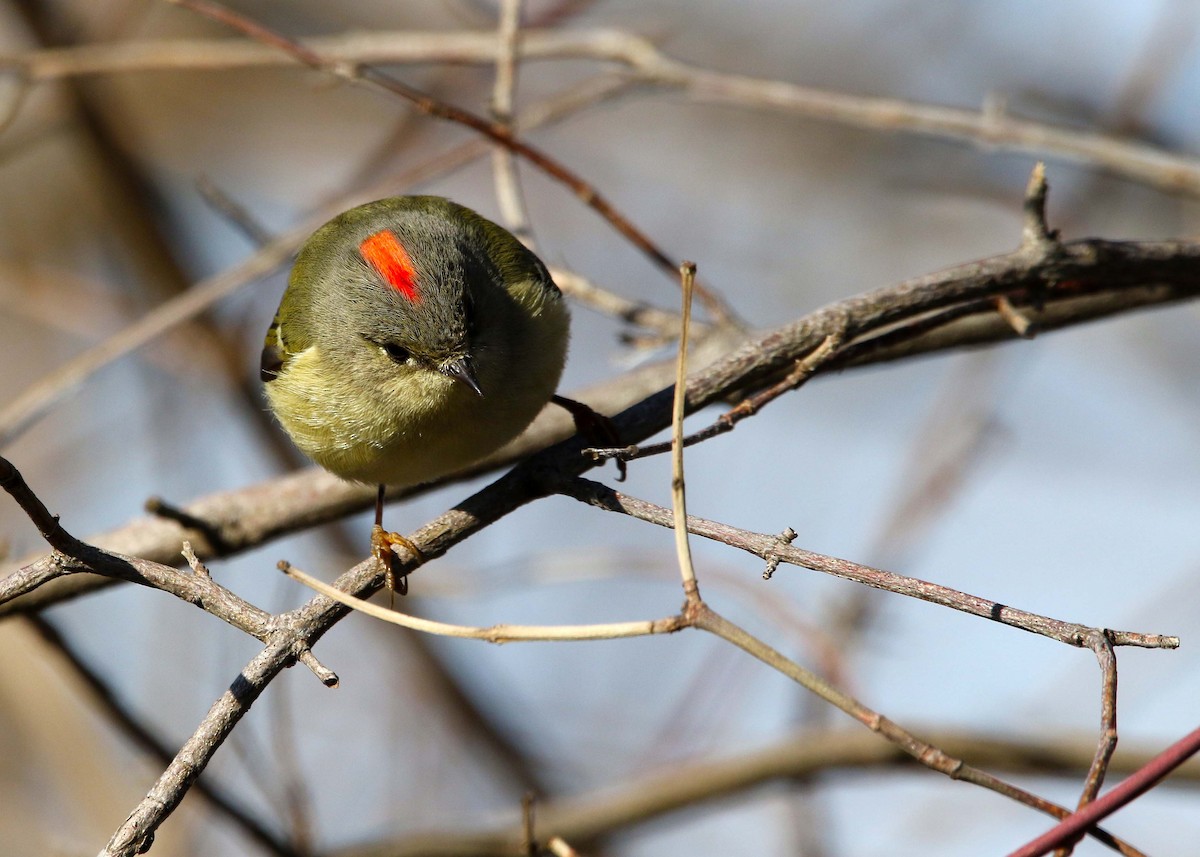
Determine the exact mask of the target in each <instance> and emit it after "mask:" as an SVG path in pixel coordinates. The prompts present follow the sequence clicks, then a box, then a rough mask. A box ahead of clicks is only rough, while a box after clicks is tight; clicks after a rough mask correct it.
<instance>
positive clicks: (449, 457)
mask: <svg viewBox="0 0 1200 857" xmlns="http://www.w3.org/2000/svg"><path fill="white" fill-rule="evenodd" d="M569 337H570V318H569V313H568V310H567V306H566V302H565V300H564V298H563V295H562V293H561V291H560V290H559V289H558V287H557V286H556V285H555V283H554V280H553V279H552V278H551V276H550V273H549V272H548V271H547V270H546V266H545V265H544V264H542V262H541V260H540V259H538V257H537V256H536V255H535V254H534V253H533V252H532V251H530V250H529V249H527V248H526V247H525V245H523V244H522V243H521V242H520V241H518V240H517V238H515V237H514V236H513V235H512V234H511V233H510V232H508V231H507V230H506V229H504V228H503V227H501V226H499V225H497V224H495V223H493V222H491V221H490V220H487V219H486V218H484V217H482V216H481V215H479V214H477V213H476V212H474V211H472V210H471V209H469V208H466V207H464V206H462V205H459V204H457V203H454V202H451V201H450V200H448V199H444V198H442V197H437V196H396V197H390V198H387V199H380V200H376V201H374V202H368V203H366V204H364V205H359V206H357V207H355V208H351V209H350V210H348V211H345V212H343V213H342V214H339V215H338V216H336V217H334V218H333V219H332V220H330V221H329V222H328V223H326V224H325V225H324V226H321V227H320V228H319V229H317V230H316V231H315V232H314V233H313V234H312V235H311V236H310V237H309V238H308V239H307V240H306V241H305V243H304V245H303V246H302V247H301V249H300V251H299V253H298V255H297V257H296V261H295V264H294V265H293V267H292V270H291V274H290V276H289V278H288V284H287V288H286V289H285V291H284V293H283V297H282V299H281V300H280V303H279V309H278V311H277V312H276V313H275V317H274V320H273V321H272V323H271V325H270V328H269V330H268V331H267V335H266V341H265V343H264V346H263V351H262V363H261V377H262V381H263V387H264V390H265V394H266V399H267V403H268V404H269V406H270V409H271V411H272V412H273V413H274V416H275V418H276V420H277V421H278V422H279V424H280V425H281V426H282V428H283V430H284V431H285V432H286V433H287V434H288V435H289V436H290V437H291V439H292V441H293V442H294V443H295V445H296V446H297V447H299V449H300V450H301V451H302V452H303V453H304V454H305V455H307V456H308V457H309V458H311V459H312V460H313V461H315V462H316V463H317V464H319V465H320V466H322V467H324V468H325V469H326V470H328V471H330V472H331V473H334V474H336V475H337V476H340V477H342V478H344V479H348V480H351V481H354V482H360V483H366V484H372V485H376V486H377V493H376V505H375V526H374V528H373V530H372V548H373V551H374V554H375V556H377V557H378V558H380V559H381V560H385V561H386V568H387V574H386V579H387V584H388V586H389V588H390V589H392V590H393V591H398V592H400V593H401V594H403V593H404V592H405V591H407V584H406V582H405V578H404V577H400V578H399V579H398V580H397V578H396V577H395V576H394V574H393V572H392V562H393V560H394V556H395V555H394V551H393V546H394V545H397V544H399V545H403V546H404V547H406V548H408V549H410V550H411V551H412V553H413V555H414V557H415V558H416V559H417V561H418V562H420V561H423V559H424V558H423V556H422V555H421V553H420V551H419V550H418V549H417V548H416V546H415V545H413V544H412V543H411V542H410V541H409V540H408V539H406V538H404V537H403V536H400V535H399V534H397V533H391V532H387V531H385V530H384V529H383V498H384V489H385V486H389V485H390V486H411V485H417V484H421V483H424V482H429V481H431V480H434V479H437V478H439V477H442V476H445V475H448V474H451V473H454V472H456V471H459V470H462V469H464V468H466V467H468V466H469V465H471V464H473V463H474V462H476V461H478V460H480V459H482V458H484V457H486V456H487V455H489V454H490V453H492V452H494V451H495V450H497V449H499V448H500V447H501V446H503V445H504V444H505V443H507V442H508V441H510V440H512V439H513V438H514V437H516V436H517V435H518V434H520V433H521V431H523V430H524V429H525V428H526V426H528V425H529V423H530V422H531V421H532V420H533V418H534V417H535V416H536V415H537V414H538V412H539V411H540V410H541V409H542V408H543V406H545V405H546V404H547V403H548V402H550V401H552V400H554V399H557V398H558V397H556V395H555V391H556V389H557V387H558V383H559V380H560V379H561V376H562V372H563V367H564V364H565V362H566V356H567V346H568V340H569Z"/></svg>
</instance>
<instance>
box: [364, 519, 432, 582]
mask: <svg viewBox="0 0 1200 857" xmlns="http://www.w3.org/2000/svg"><path fill="white" fill-rule="evenodd" d="M396 545H399V546H400V547H402V548H404V549H405V550H406V551H408V552H409V553H410V554H412V557H413V559H414V560H415V561H416V564H417V565H421V564H422V563H423V562H425V554H423V553H421V549H420V548H419V547H417V546H416V545H415V544H413V543H412V542H411V541H409V540H408V539H406V538H405V537H404V536H402V535H400V534H399V533H391V532H388V531H387V530H385V529H384V528H383V527H381V526H380V525H379V524H376V525H375V527H374V528H373V529H372V530H371V555H372V556H374V557H375V559H377V560H379V561H380V562H381V563H383V568H384V580H385V581H386V583H387V588H388V591H389V592H398V593H400V594H401V595H407V594H408V572H407V571H406V572H404V574H400V575H397V574H396V567H397V565H398V564H399V559H400V558H399V557H398V556H396V552H395V551H394V550H393V548H394V547H395V546H396ZM410 570H411V569H410Z"/></svg>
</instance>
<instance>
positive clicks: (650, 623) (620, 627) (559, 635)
mask: <svg viewBox="0 0 1200 857" xmlns="http://www.w3.org/2000/svg"><path fill="white" fill-rule="evenodd" d="M279 570H280V571H282V572H283V573H284V574H286V575H287V576H288V577H290V578H292V579H293V580H297V581H299V582H300V583H303V584H304V585H305V586H307V587H308V588H309V589H312V590H314V591H316V592H319V593H320V594H322V595H324V596H325V597H326V598H331V599H333V600H334V601H337V602H338V603H339V604H344V605H346V606H347V607H350V608H352V609H353V610H355V611H357V612H359V613H364V614H366V615H367V616H370V617H372V618H373V619H379V620H381V621H383V622H387V623H389V624H392V625H399V626H400V627H402V628H408V629H409V630H412V631H421V632H423V633H426V634H435V635H437V636H439V637H460V638H463V639H468V640H485V641H487V642H489V643H517V642H577V641H580V640H615V639H620V638H624V637H646V636H652V635H654V634H672V633H674V632H675V631H678V630H680V629H681V628H683V627H685V623H684V622H683V620H682V619H680V617H678V616H667V617H665V618H663V619H649V620H645V621H635V622H607V623H603V624H595V625H507V624H501V625H491V626H489V627H487V628H481V627H476V626H471V625H453V624H450V623H449V622H437V621H435V620H433V619H422V618H421V617H419V616H410V615H408V614H407V613H401V612H400V611H399V610H390V609H388V608H385V607H380V606H378V605H377V604H372V603H371V602H370V601H365V600H363V599H361V598H356V597H355V596H353V595H351V594H349V593H347V592H343V591H342V590H340V589H338V588H337V587H334V586H330V585H329V584H328V583H325V582H324V581H322V580H318V579H317V578H315V577H313V576H312V575H309V574H305V573H304V572H303V571H301V570H300V569H298V568H296V567H295V566H294V565H292V564H291V563H287V562H280V563H279Z"/></svg>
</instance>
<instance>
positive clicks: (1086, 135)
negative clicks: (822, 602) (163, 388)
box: [5, 29, 1200, 195]
mask: <svg viewBox="0 0 1200 857" xmlns="http://www.w3.org/2000/svg"><path fill="white" fill-rule="evenodd" d="M305 44H307V45H308V46H309V47H310V48H311V49H312V50H313V51H314V52H315V53H317V54H319V55H321V56H324V57H326V58H327V59H328V60H329V61H331V62H337V63H344V64H347V65H352V64H355V63H387V64H397V63H434V62H445V63H476V64H480V65H485V64H492V63H495V62H496V58H497V56H498V55H499V54H500V52H501V50H502V47H501V46H500V45H499V44H498V43H497V41H496V39H495V37H494V36H493V35H492V34H490V33H480V32H391V33H388V32H374V33H357V32H356V33H347V34H343V35H338V36H327V37H317V38H312V39H306V40H305ZM521 54H522V57H523V58H524V59H529V60H549V59H599V60H609V61H611V62H615V63H620V64H622V65H624V66H626V67H627V68H629V69H631V70H632V71H633V72H634V76H635V79H636V80H637V81H638V82H640V83H641V84H643V85H646V84H650V85H654V86H659V87H662V88H665V89H677V90H681V91H683V92H685V93H687V94H688V96H690V97H691V98H693V99H695V100H697V101H704V102H709V103H718V104H732V105H736V106H738V107H742V108H750V109H759V110H777V111H783V112H787V113H793V114H796V115H799V116H803V117H805V118H808V119H813V120H816V121H822V122H832V123H837V124H842V125H848V126H850V127H855V128H863V129H867V130H872V131H883V132H887V133H896V132H902V133H910V134H919V135H923V136H929V137H934V138H942V139H952V140H961V141H963V142H965V143H970V144H973V145H976V146H979V147H981V148H984V149H988V150H996V151H1009V152H1023V153H1027V154H1031V155H1034V156H1036V157H1040V158H1050V159H1057V160H1058V161H1060V162H1065V163H1082V164H1088V165H1092V166H1095V167H1098V168H1100V169H1103V170H1105V171H1107V172H1110V173H1112V174H1113V175H1118V176H1123V177H1125V178H1128V179H1131V180H1134V181H1139V182H1143V183H1145V184H1148V185H1151V186H1154V187H1157V188H1159V189H1160V190H1164V191H1167V192H1170V193H1176V192H1182V193H1187V194H1191V195H1197V194H1200V160H1198V159H1196V158H1195V157H1189V156H1187V155H1184V154H1178V153H1175V152H1171V151H1168V150H1165V149H1162V148H1159V147H1156V146H1152V145H1148V144H1146V143H1142V142H1137V141H1132V140H1129V139H1126V138H1122V137H1118V136H1113V135H1107V134H1101V133H1097V132H1095V131H1091V130H1080V129H1078V128H1069V127H1065V126H1059V125H1049V124H1045V123H1042V122H1034V121H1030V120H1027V119H1021V118H1018V117H1015V116H1012V115H1009V114H1008V113H1006V112H1005V111H1003V110H996V109H980V110H967V109H963V108H958V107H946V106H943V105H939V104H923V103H920V102H913V101H905V100H903V99H898V98H875V97H870V96H860V95H854V94H851V93H847V92H838V91H834V90H828V89H820V88H817V87H811V86H802V85H799V84H795V83H790V82H788V81H782V80H769V79H763V78H753V77H749V76H746V75H737V74H727V73H723V72H716V71H712V70H710V69H706V68H702V67H698V66H693V65H689V64H687V63H684V62H680V61H679V60H675V59H673V58H671V57H668V56H667V55H665V54H664V53H662V52H661V51H660V50H659V49H658V48H657V47H655V45H654V44H653V43H652V42H651V41H650V40H648V39H645V38H642V37H640V36H637V35H635V34H632V33H628V32H625V31H621V30H611V29H603V30H597V29H592V30H587V29H581V30H562V31H556V30H526V31H525V32H524V33H523V34H522V43H521ZM5 62H6V63H7V64H9V65H11V66H13V67H18V68H21V69H23V70H24V73H25V74H26V76H27V78H28V80H29V81H30V82H33V83H36V82H41V81H44V80H54V79H57V78H60V77H64V76H69V75H85V74H115V73H129V72H137V71H146V70H151V69H160V68H170V69H195V70H203V69H226V68H238V67H248V66H277V65H282V64H285V63H286V62H287V60H286V59H285V58H284V57H283V55H281V54H280V53H279V52H278V51H276V50H273V49H271V48H269V47H266V46H259V45H255V44H246V43H243V42H237V41H232V40H227V39H209V40H202V39H189V40H182V39H181V40H172V41H165V40H164V41H147V42H118V43H108V44H104V45H84V46H80V47H77V48H70V49H50V50H41V51H31V52H28V53H23V54H16V55H12V56H9V57H7V58H5Z"/></svg>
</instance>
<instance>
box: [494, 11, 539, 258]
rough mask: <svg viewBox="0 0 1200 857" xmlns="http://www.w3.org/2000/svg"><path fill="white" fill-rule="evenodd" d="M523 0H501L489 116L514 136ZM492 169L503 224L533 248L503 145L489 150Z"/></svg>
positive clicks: (512, 159) (517, 185) (513, 165)
mask: <svg viewBox="0 0 1200 857" xmlns="http://www.w3.org/2000/svg"><path fill="white" fill-rule="evenodd" d="M522 6H523V3H522V0H502V2H501V3H500V24H499V27H498V29H497V36H498V39H499V41H500V52H499V54H498V55H497V56H496V81H495V84H494V85H493V86H492V119H493V120H494V121H495V122H496V124H497V125H498V126H500V127H502V128H505V129H507V130H508V132H509V133H510V134H513V135H515V134H516V129H515V128H514V127H513V95H514V93H515V92H516V88H517V49H518V44H519V41H520V30H521V7H522ZM492 172H493V174H494V175H495V182H496V201H497V202H498V203H499V206H500V214H501V217H502V219H503V221H504V225H505V226H507V227H508V229H509V231H510V232H512V233H513V235H515V236H516V237H517V238H518V239H519V240H520V241H521V243H523V244H524V245H525V246H527V247H529V248H530V249H534V244H533V235H532V233H531V231H530V223H529V215H528V213H527V212H526V210H525V199H524V195H523V194H522V193H521V182H520V179H519V178H518V177H517V159H516V157H515V156H514V155H513V153H512V151H511V150H510V149H508V148H507V147H505V146H502V145H500V144H496V146H495V149H494V151H493V152H492Z"/></svg>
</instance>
